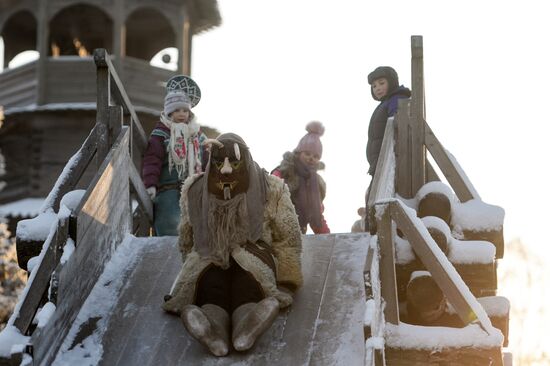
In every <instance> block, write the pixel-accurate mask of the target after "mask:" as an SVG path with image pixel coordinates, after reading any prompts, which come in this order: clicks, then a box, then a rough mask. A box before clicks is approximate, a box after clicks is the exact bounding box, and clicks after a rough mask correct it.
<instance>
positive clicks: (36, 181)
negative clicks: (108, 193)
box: [0, 0, 221, 205]
mask: <svg viewBox="0 0 550 366" xmlns="http://www.w3.org/2000/svg"><path fill="white" fill-rule="evenodd" d="M220 22H221V17H220V14H219V11H218V4H217V1H216V0H162V1H155V0H86V1H80V0H79V1H74V0H0V36H1V37H2V39H3V41H4V66H5V67H6V66H7V64H8V62H9V61H10V60H11V59H12V58H13V57H14V56H16V55H17V54H19V53H21V52H22V51H25V50H36V51H38V52H39V55H40V56H39V58H38V59H37V60H36V61H33V62H31V63H27V64H25V65H23V66H20V67H16V68H13V69H8V68H5V69H4V70H3V72H1V73H0V107H3V110H4V121H3V124H2V127H1V128H0V153H1V154H2V156H3V161H4V162H5V167H4V169H3V171H1V170H2V169H0V174H1V175H0V181H2V182H4V183H5V184H2V185H1V186H3V188H2V187H0V205H1V204H5V203H8V202H14V201H16V200H19V199H23V198H29V197H45V196H46V195H47V194H48V192H49V191H50V190H51V189H52V185H53V184H54V182H55V180H56V179H57V177H59V175H60V173H61V172H62V169H63V167H64V165H65V164H66V162H67V160H68V159H69V158H70V157H71V156H72V155H73V154H74V153H75V152H76V151H77V149H78V148H79V147H80V146H81V145H82V142H83V141H84V139H85V138H86V136H87V135H88V133H89V132H90V130H91V128H92V127H93V126H94V124H95V115H96V88H97V86H96V67H95V64H94V62H93V57H92V56H91V54H92V53H93V50H94V49H95V48H105V49H107V51H108V52H109V54H110V55H111V56H113V61H114V64H115V67H116V69H117V73H118V75H119V76H120V78H121V80H122V82H123V84H124V86H125V88H126V91H127V93H128V96H129V98H130V100H131V102H132V104H133V105H134V106H135V108H136V111H137V113H138V116H139V118H140V120H141V123H142V125H143V127H144V130H145V132H146V133H149V131H150V130H151V129H152V127H153V125H154V123H155V122H156V121H157V120H158V115H159V111H160V110H161V109H162V106H163V98H164V93H165V92H164V82H165V81H166V80H167V79H168V78H169V77H171V76H173V75H174V74H175V73H176V72H177V73H184V74H188V75H189V74H190V73H191V50H192V37H193V35H195V34H197V33H199V32H204V31H207V30H209V29H211V28H212V27H215V26H218V25H219V24H220ZM168 47H175V48H177V50H178V61H177V68H178V70H177V71H170V70H166V69H163V68H158V67H155V66H152V65H151V64H150V60H151V58H152V57H153V56H154V55H156V54H157V53H158V52H159V51H161V50H163V49H165V48H168ZM90 177H91V174H90ZM83 182H84V183H82V184H86V179H83Z"/></svg>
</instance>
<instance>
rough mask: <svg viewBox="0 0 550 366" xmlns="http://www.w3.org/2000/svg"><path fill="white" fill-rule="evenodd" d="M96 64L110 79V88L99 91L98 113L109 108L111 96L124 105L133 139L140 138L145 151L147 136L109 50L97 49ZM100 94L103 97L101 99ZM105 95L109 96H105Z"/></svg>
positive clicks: (139, 141)
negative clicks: (105, 71) (129, 118)
mask: <svg viewBox="0 0 550 366" xmlns="http://www.w3.org/2000/svg"><path fill="white" fill-rule="evenodd" d="M94 62H95V64H96V66H97V68H98V72H99V71H100V70H101V69H106V70H107V71H108V76H109V78H110V80H109V83H108V84H109V88H108V89H106V88H104V87H102V88H101V91H100V90H98V106H97V108H98V111H99V110H100V108H107V107H108V105H109V104H108V103H109V98H108V97H107V95H111V96H112V97H113V98H114V99H115V100H116V101H117V102H118V103H119V104H120V105H122V107H123V108H124V114H125V115H127V114H129V115H130V116H131V121H132V122H131V126H130V128H131V129H132V137H133V134H136V135H137V137H138V141H137V142H138V146H140V147H142V148H143V150H145V147H146V146H147V135H146V134H145V131H144V130H143V127H142V125H141V123H140V121H139V118H138V116H137V113H136V111H135V109H134V106H133V105H132V103H131V102H130V98H128V94H127V93H126V90H125V89H124V86H123V85H122V82H121V81H120V78H119V77H118V74H117V73H116V71H115V67H114V65H113V63H112V61H111V59H110V57H109V54H108V53H107V50H106V49H104V48H96V49H95V50H94ZM111 82H112V84H111ZM100 92H101V95H102V96H101V99H100ZM104 93H108V94H106V95H103V94H104ZM111 93H112V94H111ZM100 103H101V106H100Z"/></svg>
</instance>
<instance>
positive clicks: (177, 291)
mask: <svg viewBox="0 0 550 366" xmlns="http://www.w3.org/2000/svg"><path fill="white" fill-rule="evenodd" d="M205 178H206V177H205V174H202V175H194V176H192V177H190V178H189V179H187V180H186V181H185V183H184V185H183V187H182V193H181V201H180V206H181V221H180V226H179V246H180V250H181V252H182V255H183V258H185V259H184V263H183V266H182V269H181V271H180V273H179V275H178V278H177V279H176V281H175V283H174V286H173V288H172V290H171V295H172V298H171V299H170V300H168V301H167V302H165V303H164V305H163V309H164V310H165V311H167V312H170V313H175V314H180V312H181V309H182V308H183V307H184V306H185V305H187V304H192V303H194V301H195V294H196V289H197V288H196V287H197V283H198V280H199V278H200V276H201V274H202V273H203V272H204V271H205V270H206V269H207V268H208V267H209V266H210V265H214V262H213V260H212V258H210V257H202V256H201V255H200V254H199V253H198V252H197V250H196V247H195V243H194V238H193V226H192V224H191V218H190V217H189V189H190V188H191V187H192V185H193V184H201V183H204V181H203V180H204V179H205ZM265 180H266V183H267V187H266V192H265V193H266V195H265V199H266V202H265V209H264V211H263V223H262V232H261V235H260V240H261V241H262V242H263V243H265V244H266V245H267V246H269V247H270V249H271V250H272V251H273V253H274V257H275V258H274V259H275V263H274V264H275V270H273V269H272V268H271V266H270V265H268V264H267V263H266V262H265V260H263V259H262V258H261V257H262V256H261V255H260V254H257V255H255V254H253V253H252V252H251V251H249V250H247V249H245V248H244V247H243V246H241V245H240V246H234V247H232V249H231V256H232V257H233V259H234V260H235V261H236V262H237V263H238V265H239V266H241V267H242V268H243V269H245V270H246V271H248V272H250V273H251V274H252V276H253V277H254V278H255V280H256V281H257V282H258V283H259V284H260V286H261V288H262V291H263V292H264V294H265V296H266V297H268V296H272V297H275V298H276V299H277V300H278V301H279V306H280V307H281V308H284V307H286V306H288V305H290V304H291V303H292V296H291V295H290V294H289V291H285V290H284V289H282V288H280V287H279V286H282V287H284V288H286V289H288V290H291V291H294V290H296V289H297V288H298V287H300V286H301V285H302V272H301V263H300V257H301V251H302V241H301V235H300V228H299V225H298V220H297V217H296V213H295V211H294V206H293V204H292V201H291V200H290V193H289V191H288V188H287V187H286V185H285V184H284V182H283V181H282V180H281V179H279V178H277V177H275V176H271V175H267V174H266V176H265ZM250 244H251V243H249V244H247V245H250ZM252 245H256V246H257V247H258V248H260V245H257V244H252ZM258 250H259V252H258V253H260V252H261V251H262V249H261V248H260V249H258Z"/></svg>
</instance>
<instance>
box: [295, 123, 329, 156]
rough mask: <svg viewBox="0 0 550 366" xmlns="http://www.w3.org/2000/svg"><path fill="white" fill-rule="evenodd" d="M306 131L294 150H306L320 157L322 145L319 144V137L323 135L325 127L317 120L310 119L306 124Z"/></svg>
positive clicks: (298, 151)
mask: <svg viewBox="0 0 550 366" xmlns="http://www.w3.org/2000/svg"><path fill="white" fill-rule="evenodd" d="M306 131H307V134H305V135H304V137H302V139H301V140H300V142H299V143H298V146H297V147H296V149H294V152H297V153H300V152H302V151H307V152H309V153H312V154H317V155H319V159H320V158H321V156H322V155H323V145H322V144H321V140H320V137H321V136H323V133H324V132H325V127H324V126H323V124H322V123H321V122H319V121H312V122H309V123H308V124H307V125H306Z"/></svg>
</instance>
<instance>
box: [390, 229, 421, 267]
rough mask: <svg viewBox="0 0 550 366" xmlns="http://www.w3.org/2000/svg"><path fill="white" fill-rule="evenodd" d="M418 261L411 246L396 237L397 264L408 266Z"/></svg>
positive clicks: (404, 240)
mask: <svg viewBox="0 0 550 366" xmlns="http://www.w3.org/2000/svg"><path fill="white" fill-rule="evenodd" d="M415 259H416V255H415V254H414V250H413V248H412V246H411V244H410V243H409V242H408V241H407V240H406V239H403V238H401V237H399V236H398V235H395V263H397V264H407V263H410V262H412V261H414V260H415Z"/></svg>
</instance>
